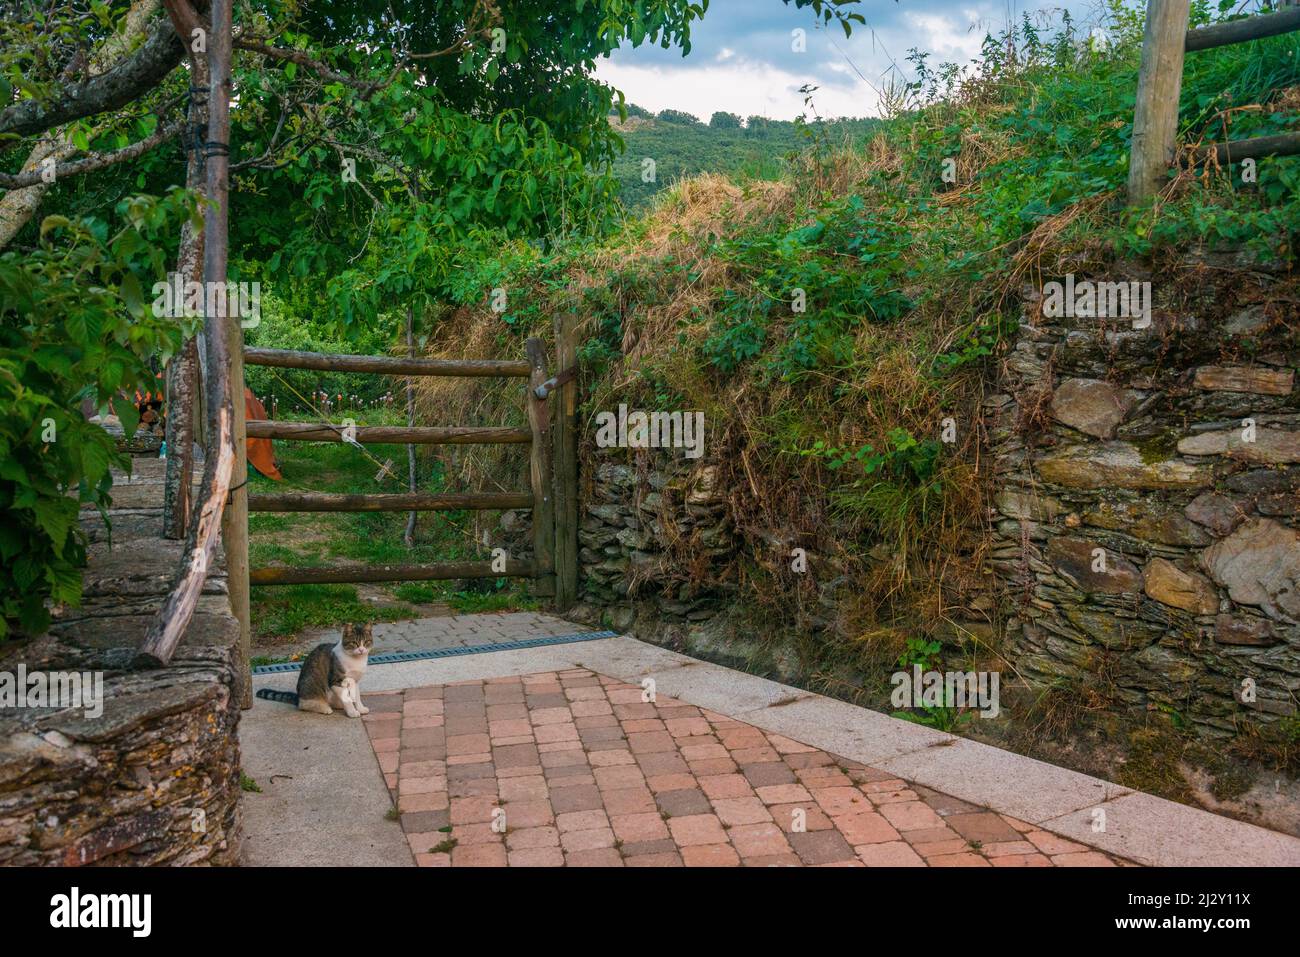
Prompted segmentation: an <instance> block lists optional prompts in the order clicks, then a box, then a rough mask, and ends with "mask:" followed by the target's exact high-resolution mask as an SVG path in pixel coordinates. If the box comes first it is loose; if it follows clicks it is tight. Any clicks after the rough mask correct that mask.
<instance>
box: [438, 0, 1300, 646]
mask: <svg viewBox="0 0 1300 957" xmlns="http://www.w3.org/2000/svg"><path fill="white" fill-rule="evenodd" d="M1208 15H1209V13H1208V10H1207V7H1206V5H1205V4H1198V5H1197V10H1196V19H1197V22H1200V21H1203V20H1204V19H1205V18H1206V17H1207V16H1208ZM1108 27H1109V37H1110V40H1109V42H1108V43H1107V44H1105V45H1104V46H1103V45H1099V44H1097V43H1095V42H1092V41H1090V40H1089V39H1088V38H1087V37H1085V36H1083V35H1082V34H1081V33H1080V32H1079V31H1076V30H1075V28H1074V25H1073V24H1072V23H1071V22H1069V20H1068V18H1067V19H1066V20H1065V21H1064V22H1063V23H1061V24H1060V26H1059V30H1058V31H1056V32H1055V33H1054V34H1053V35H1051V36H1047V35H1044V34H1043V33H1042V32H1040V31H1039V30H1037V29H1036V28H1035V26H1034V24H1033V23H1032V22H1030V21H1028V20H1026V21H1025V22H1022V23H1018V24H1015V25H1014V26H1013V27H1009V28H1008V29H1007V30H1005V31H1004V32H1003V33H1002V34H1001V35H999V36H996V37H990V38H988V40H987V41H986V43H985V49H984V56H983V57H982V58H981V59H980V60H979V62H978V63H976V64H975V65H973V66H972V67H970V68H967V69H964V70H963V69H960V68H958V67H956V66H953V65H943V66H941V67H938V68H935V69H933V70H932V69H930V68H929V67H928V66H927V63H926V58H925V57H924V56H923V55H921V54H914V55H913V58H912V59H913V63H914V65H915V67H916V71H917V75H916V79H915V80H914V81H913V82H912V83H909V84H907V85H906V86H905V87H903V88H902V89H896V90H895V91H894V96H895V99H894V102H893V106H894V108H895V110H896V115H894V116H893V117H891V118H890V119H888V120H887V121H886V122H885V123H883V124H882V125H881V126H880V128H879V130H878V131H877V132H876V133H875V135H874V136H873V137H872V138H871V139H870V141H869V142H868V143H867V144H866V145H865V146H863V147H860V148H858V147H847V148H846V147H842V146H840V145H838V144H835V143H829V142H814V143H813V144H812V145H811V146H810V148H809V149H807V150H806V151H804V152H803V153H802V154H800V155H799V156H798V157H796V158H795V159H794V160H793V164H794V166H793V169H792V171H791V172H790V174H789V175H787V176H784V177H782V178H781V179H778V180H766V179H759V178H755V177H752V176H747V175H744V174H738V175H736V176H734V177H722V176H718V175H704V176H700V177H696V178H692V179H687V180H684V181H682V182H680V183H678V184H677V185H675V186H674V187H673V188H671V189H670V190H668V191H666V193H665V194H663V195H661V196H660V197H658V198H657V199H656V201H655V202H654V203H653V204H652V206H651V207H650V209H649V210H648V212H647V213H646V215H644V216H643V217H640V218H637V219H634V220H632V221H630V222H629V223H628V224H627V225H626V226H625V227H624V228H623V229H622V230H621V231H619V232H618V233H617V234H615V235H614V236H613V237H612V238H610V239H607V240H603V241H597V242H585V243H571V244H567V245H563V246H561V247H559V248H557V249H555V250H553V251H547V252H543V251H538V250H535V249H532V248H529V247H524V246H515V247H511V248H510V249H507V250H504V251H503V252H502V253H501V254H500V255H497V256H495V257H492V258H488V259H484V258H482V257H476V258H475V259H474V260H473V261H468V262H466V263H465V264H464V265H465V270H464V273H463V276H462V282H461V283H460V284H459V286H458V292H459V295H458V296H457V297H455V299H454V300H453V302H452V303H451V304H450V306H449V308H448V309H447V310H446V312H445V314H444V316H443V321H442V323H441V324H440V326H439V327H438V328H439V329H440V330H441V331H442V334H441V335H440V336H437V337H436V338H435V341H434V343H433V346H434V349H435V351H438V350H442V351H445V352H448V353H452V352H454V353H456V354H464V351H465V348H466V344H467V343H469V344H470V347H471V349H473V350H479V354H484V355H488V354H495V353H497V352H499V351H500V350H501V349H502V348H508V346H505V345H504V343H509V342H517V341H518V339H517V337H520V336H523V335H525V334H528V333H534V332H540V333H546V332H549V330H550V328H551V326H552V323H553V321H554V320H555V318H556V317H557V316H561V315H565V314H570V315H576V316H578V317H581V318H582V321H583V323H584V325H583V333H584V335H585V342H584V345H583V347H582V351H581V358H582V361H583V373H584V378H583V384H584V393H583V394H584V398H585V402H584V404H583V406H582V414H583V419H582V422H583V425H584V428H583V434H584V435H585V436H587V437H588V438H590V436H591V435H592V433H593V431H594V430H593V429H590V428H586V427H585V426H586V425H587V424H589V423H590V422H591V417H592V416H593V415H594V414H595V412H597V411H600V410H602V409H610V408H614V407H615V406H616V405H617V403H619V402H626V403H628V405H629V407H630V408H657V409H702V410H703V411H704V412H705V415H706V422H707V423H708V426H707V432H708V449H709V458H710V460H712V461H716V462H717V463H718V464H719V467H720V468H721V470H722V473H723V474H722V475H721V476H720V483H721V485H722V487H725V488H728V489H730V490H731V502H730V511H731V518H732V520H733V521H734V523H735V525H736V526H737V527H738V528H740V529H743V530H747V531H749V532H751V533H753V534H751V535H750V536H748V537H749V540H750V541H751V542H758V541H760V540H762V539H764V538H767V539H777V540H780V541H782V542H788V543H791V544H798V545H801V546H804V547H806V548H808V549H809V552H810V556H811V555H812V554H815V555H816V558H817V561H818V562H819V563H820V564H819V567H820V568H821V569H822V572H821V574H820V575H819V576H798V575H793V574H791V573H790V572H789V570H788V567H787V566H788V561H787V558H788V556H787V554H786V553H785V552H784V551H782V550H780V549H775V548H770V549H765V548H762V547H754V548H751V549H749V550H747V551H746V553H745V554H744V555H743V556H742V557H741V558H740V559H738V560H737V561H736V562H735V563H733V565H732V566H731V567H729V568H726V569H723V570H720V571H719V570H716V569H715V570H712V571H711V572H710V574H711V575H715V574H716V575H718V576H719V577H721V578H722V579H725V580H730V581H733V582H735V583H737V584H738V585H739V586H740V597H741V599H742V603H743V604H748V605H752V606H753V607H754V608H756V609H757V611H756V614H757V616H758V617H759V618H762V619H763V620H765V621H766V622H767V623H768V624H769V626H774V625H775V624H776V623H777V622H781V623H784V624H787V625H789V624H793V625H796V626H797V625H798V624H799V623H800V622H801V621H802V620H804V618H805V616H811V615H813V614H814V613H816V611H817V605H816V602H817V600H818V599H819V597H820V596H819V594H818V593H817V591H816V589H815V586H814V585H813V584H812V582H811V581H810V579H811V578H812V577H818V578H820V580H822V581H826V580H830V579H837V580H840V581H841V582H843V583H846V584H847V587H843V588H842V589H841V593H840V596H839V600H838V608H839V614H840V618H841V621H840V627H841V628H842V629H843V630H845V631H846V632H847V633H849V634H857V635H863V636H865V635H870V634H882V633H892V632H891V629H898V630H901V631H903V632H908V631H911V632H912V633H915V632H918V631H919V632H921V633H922V634H932V633H935V632H937V631H939V630H942V629H943V628H945V627H947V626H948V625H949V623H950V622H951V621H952V620H953V619H956V618H966V619H970V618H980V617H982V616H985V615H987V614H988V610H987V609H984V608H980V607H977V605H976V604H975V602H974V599H973V596H974V595H975V594H976V593H977V592H978V589H977V588H976V587H975V586H976V585H977V584H978V577H979V572H978V569H979V567H980V564H981V558H982V549H983V548H984V547H985V542H986V541H987V534H986V529H985V527H984V526H985V523H986V521H987V519H986V515H987V504H988V503H987V500H986V496H987V495H988V494H989V491H990V487H991V483H990V482H989V478H988V476H987V473H986V466H982V464H981V462H980V460H979V450H980V446H981V443H980V435H979V433H978V423H979V422H980V421H981V415H980V407H979V403H980V401H981V399H982V397H983V389H984V382H985V381H986V376H985V373H986V372H987V371H988V369H989V368H990V363H991V362H993V361H995V360H996V359H997V357H998V355H999V353H1000V349H1001V343H1002V342H1003V341H1004V337H1005V336H1006V334H1007V333H1008V332H1009V331H1010V330H1013V329H1014V328H1015V327H1016V324H1017V322H1018V321H1019V318H1020V317H1019V296H1020V292H1021V288H1022V286H1025V285H1028V284H1037V283H1039V282H1040V281H1041V280H1042V279H1043V278H1044V277H1051V276H1053V275H1062V274H1064V273H1065V272H1067V271H1087V270H1094V271H1101V270H1104V269H1105V268H1106V267H1107V266H1108V265H1113V264H1115V263H1116V262H1118V261H1119V260H1122V259H1126V258H1133V257H1142V258H1147V259H1149V260H1151V261H1153V262H1162V261H1166V260H1168V259H1169V258H1171V257H1173V256H1175V255H1176V254H1178V253H1179V252H1181V251H1186V250H1187V249H1189V248H1193V247H1211V248H1213V247H1230V248H1239V247H1244V248H1246V249H1247V250H1248V251H1250V252H1252V253H1253V254H1255V255H1258V256H1264V257H1267V258H1271V259H1272V258H1281V259H1283V260H1286V261H1293V260H1294V257H1295V243H1296V239H1297V230H1298V229H1300V188H1298V187H1300V161H1298V160H1297V159H1296V158H1294V157H1288V158H1273V159H1265V160H1262V161H1261V162H1260V163H1259V166H1258V177H1257V182H1256V183H1244V182H1243V181H1242V178H1241V176H1240V169H1239V168H1237V167H1231V168H1214V167H1208V168H1207V167H1201V168H1196V169H1188V170H1184V171H1183V172H1181V173H1179V174H1177V175H1176V176H1175V177H1174V178H1173V179H1172V180H1171V181H1170V183H1169V184H1168V186H1167V188H1166V189H1165V190H1164V191H1163V193H1162V195H1161V196H1160V197H1159V198H1158V199H1157V200H1156V201H1155V202H1154V203H1152V204H1149V205H1147V206H1145V207H1141V208H1136V209H1127V208H1125V206H1124V203H1123V196H1122V187H1123V185H1124V183H1125V180H1126V176H1127V162H1128V144H1129V138H1130V135H1131V124H1132V112H1133V96H1134V90H1135V87H1136V71H1137V63H1138V48H1139V45H1140V18H1137V17H1134V16H1133V14H1132V11H1131V10H1130V9H1129V8H1126V7H1124V6H1122V5H1120V4H1114V5H1113V6H1112V17H1111V20H1110V22H1109V24H1108ZM1294 52H1295V51H1294V42H1293V40H1289V39H1288V38H1285V37H1279V38H1274V39H1271V40H1266V41H1259V42H1254V43H1250V44H1244V45H1238V46H1231V47H1224V48H1220V49H1217V50H1213V51H1208V52H1204V53H1198V54H1196V55H1195V56H1192V57H1189V59H1188V63H1187V68H1186V71H1185V77H1184V86H1183V99H1182V104H1183V109H1182V114H1181V133H1182V142H1183V143H1184V144H1185V145H1186V146H1187V147H1189V148H1190V147H1191V146H1192V145H1194V144H1200V143H1209V142H1213V141H1216V140H1218V139H1221V138H1222V137H1223V136H1224V134H1225V129H1228V128H1229V127H1230V129H1229V132H1230V135H1231V136H1232V137H1233V138H1238V137H1246V136H1251V135H1263V134H1266V133H1269V132H1273V131H1277V130H1282V129H1293V128H1295V126H1296V111H1295V106H1296V105H1297V102H1298V101H1297V89H1300V62H1297V58H1296V57H1295V55H1294ZM945 169H946V170H948V171H950V172H951V173H952V174H953V175H951V176H948V177H945V176H944V172H945ZM493 287H503V288H506V289H508V290H509V293H510V302H511V307H510V309H509V310H508V311H507V312H506V313H505V314H504V315H496V314H493V313H491V312H490V311H488V310H487V309H485V308H484V307H483V305H482V302H483V296H484V290H485V289H488V288H493ZM514 348H518V346H517V345H516V346H514ZM442 389H443V387H442V386H440V385H438V384H432V385H431V386H430V387H429V389H428V391H427V392H426V394H425V399H426V402H427V407H428V408H430V409H433V408H437V409H441V410H446V409H448V408H454V409H456V410H457V411H462V410H463V411H468V410H470V409H473V410H474V411H475V412H476V413H478V414H482V412H483V411H484V410H485V409H489V408H490V409H495V410H504V409H506V408H508V402H507V401H506V399H507V397H505V396H500V397H497V399H496V400H495V402H494V400H493V398H492V397H491V396H489V395H487V394H485V393H476V394H471V395H469V396H463V397H462V398H461V399H460V400H459V404H457V399H456V397H455V394H453V393H452V392H451V391H450V390H447V391H442ZM461 390H462V387H461V386H460V385H459V384H458V385H457V391H458V392H459V391H461ZM511 399H512V397H511ZM489 418H491V417H489ZM946 428H948V429H949V434H948V435H947V436H945V429H946ZM945 438H946V439H950V441H945ZM499 465H500V461H499V460H494V459H492V458H490V457H486V456H483V455H478V456H477V457H476V458H475V459H474V460H472V461H464V462H462V465H461V468H462V469H463V470H464V472H465V474H466V475H476V476H479V477H480V478H481V477H484V476H486V477H491V476H492V475H493V474H494V469H496V468H497V467H498V466H499ZM686 544H687V546H688V547H689V545H690V543H686ZM690 559H691V556H690V555H686V556H684V557H683V558H682V560H681V561H679V562H678V563H677V566H676V567H675V568H674V569H673V570H672V572H671V573H670V576H669V577H668V579H666V580H665V581H662V582H657V583H656V584H657V585H658V586H659V587H662V588H664V590H665V591H667V590H670V589H673V588H676V587H678V586H679V585H680V586H682V587H685V586H687V585H688V584H689V582H690V581H691V578H692V564H693V563H692V561H691V560H690ZM900 650H901V649H900V648H899V647H898V646H897V644H896V643H894V644H893V647H892V650H889V651H884V652H882V653H881V654H879V655H876V657H877V658H878V660H881V661H885V662H891V661H892V659H893V658H894V657H896V656H897V655H898V654H899V652H900ZM985 653H989V650H987V649H986V651H985ZM993 653H994V654H995V650H993Z"/></svg>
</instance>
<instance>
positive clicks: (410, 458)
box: [402, 303, 417, 548]
mask: <svg viewBox="0 0 1300 957" xmlns="http://www.w3.org/2000/svg"><path fill="white" fill-rule="evenodd" d="M406 356H407V358H408V359H414V358H415V306H414V305H412V304H410V303H408V304H407V306H406ZM406 427H407V428H408V429H413V428H415V379H414V378H412V377H411V376H409V375H408V376H407V377H406ZM406 473H407V474H406V487H407V488H408V489H409V490H410V492H411V494H412V495H414V494H415V493H416V491H417V489H416V484H415V445H414V443H410V442H408V443H407V445H406ZM415 517H416V512H415V510H414V509H412V510H411V512H410V513H409V514H408V515H407V516H406V532H405V533H404V534H403V535H402V541H403V542H405V543H406V547H407V548H414V547H415Z"/></svg>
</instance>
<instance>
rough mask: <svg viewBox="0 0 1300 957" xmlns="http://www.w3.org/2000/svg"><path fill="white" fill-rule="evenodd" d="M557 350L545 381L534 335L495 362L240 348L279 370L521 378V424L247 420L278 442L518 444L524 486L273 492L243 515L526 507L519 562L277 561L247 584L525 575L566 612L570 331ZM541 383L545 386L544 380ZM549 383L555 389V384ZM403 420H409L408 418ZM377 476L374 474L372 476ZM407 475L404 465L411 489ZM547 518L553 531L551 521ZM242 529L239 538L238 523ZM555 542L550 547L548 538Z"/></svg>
mask: <svg viewBox="0 0 1300 957" xmlns="http://www.w3.org/2000/svg"><path fill="white" fill-rule="evenodd" d="M559 338H560V342H561V343H562V348H561V350H560V356H559V358H560V359H561V361H562V363H563V364H564V365H565V367H566V370H567V371H561V372H560V373H557V375H556V378H555V379H553V380H552V379H550V377H549V374H548V369H547V363H546V351H545V348H544V347H543V345H542V341H541V340H540V339H535V338H534V339H529V340H528V342H527V344H526V346H527V349H526V352H527V356H528V358H527V360H526V361H518V362H516V361H507V360H496V359H465V360H455V359H416V358H396V357H390V356H355V355H325V354H322V353H317V352H297V351H293V350H288V349H257V348H245V349H244V350H243V358H244V362H245V363H246V364H247V365H255V366H270V367H274V368H280V369H314V370H318V371H323V372H362V373H378V374H381V375H393V376H483V377H487V376H496V377H513V378H521V379H529V380H530V382H529V385H530V388H528V389H527V390H526V391H525V397H526V400H527V403H528V427H527V428H510V427H496V426H487V427H483V426H459V427H438V428H422V427H417V426H415V425H405V426H358V425H355V424H353V423H352V422H351V421H349V420H343V421H344V422H347V424H346V425H344V424H342V422H339V423H335V422H285V421H280V420H277V419H254V420H251V421H249V422H248V423H247V427H246V434H247V437H248V438H250V439H281V440H288V441H298V442H346V443H349V444H353V445H357V446H360V445H363V444H393V445H408V446H410V445H527V446H529V484H530V486H531V489H530V491H528V492H457V493H451V492H446V493H441V492H440V493H420V492H415V491H413V490H412V491H410V492H404V493H400V494H388V493H379V494H372V493H334V492H275V493H268V494H264V495H250V496H249V497H248V510H249V511H250V512H421V511H425V512H436V511H451V510H459V509H473V510H478V511H489V510H504V509H514V508H526V509H529V510H531V512H532V523H533V530H532V531H533V557H532V559H531V560H529V561H520V560H517V559H516V560H509V559H508V560H505V561H504V562H497V561H492V562H486V561H477V562H434V563H429V564H423V565H358V564H351V565H336V566H333V567H328V568H322V567H315V568H301V567H298V568H295V567H290V566H287V565H273V566H264V567H262V568H251V569H249V570H248V584H249V585H331V584H354V583H360V582H419V581H454V580H457V579H470V578H531V579H533V594H534V595H536V596H538V597H554V598H555V599H556V607H557V608H558V609H559V610H560V611H564V610H565V609H567V608H568V607H569V606H570V605H571V604H572V603H573V601H574V600H575V598H576V593H577V515H576V501H577V498H576V487H575V486H576V474H575V472H576V460H575V456H574V453H573V450H574V447H575V443H574V442H573V428H574V426H573V409H574V406H575V389H574V387H573V379H574V368H575V367H576V364H577V354H576V352H577V350H576V344H575V341H574V338H573V336H572V333H571V331H569V332H566V331H565V330H563V329H561V334H560V337H559ZM548 383H549V385H550V386H551V388H549V389H548V388H547V385H548ZM557 390H558V391H557ZM551 393H554V394H555V395H556V397H557V400H560V401H563V402H564V403H565V409H566V410H568V411H567V414H565V415H564V416H563V418H562V419H561V427H560V428H559V429H553V428H552V425H553V424H554V420H555V419H556V418H557V416H556V415H555V413H554V405H555V403H554V402H548V401H547V399H548V397H549V395H550V394H551ZM408 421H409V420H408ZM552 440H554V443H555V447H556V449H557V450H558V451H557V452H556V453H555V454H557V455H558V456H559V457H560V459H561V461H562V462H563V463H565V465H564V469H563V472H564V478H563V487H562V492H563V502H564V516H563V519H557V515H556V508H555V506H556V499H557V490H556V488H555V485H556V476H555V469H554V464H553V454H552V448H551V446H552ZM381 474H382V473H381ZM413 485H414V472H412V486H413ZM557 523H558V524H562V526H563V527H562V528H557V527H556V526H557ZM244 535H245V536H247V526H246V525H245V529H244ZM557 539H558V540H560V541H561V542H562V543H563V546H564V547H563V549H562V550H558V551H557V548H556V541H557Z"/></svg>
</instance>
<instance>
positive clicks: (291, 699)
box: [257, 688, 298, 707]
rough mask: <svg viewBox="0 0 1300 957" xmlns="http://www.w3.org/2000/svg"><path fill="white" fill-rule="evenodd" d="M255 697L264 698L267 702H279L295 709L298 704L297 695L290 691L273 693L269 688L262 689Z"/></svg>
mask: <svg viewBox="0 0 1300 957" xmlns="http://www.w3.org/2000/svg"><path fill="white" fill-rule="evenodd" d="M257 697H259V698H265V699H266V700H267V701H280V702H283V703H284V704H291V705H294V706H295V707H296V706H297V704H298V695H297V694H296V693H294V692H292V691H275V690H273V689H271V688H263V689H262V690H261V691H259V692H258V693H257Z"/></svg>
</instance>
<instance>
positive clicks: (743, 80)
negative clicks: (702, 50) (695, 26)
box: [596, 60, 876, 121]
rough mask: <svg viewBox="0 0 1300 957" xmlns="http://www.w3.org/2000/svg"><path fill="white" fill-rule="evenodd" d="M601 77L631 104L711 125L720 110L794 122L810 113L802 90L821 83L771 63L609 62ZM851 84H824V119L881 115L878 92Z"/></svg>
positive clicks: (816, 99)
mask: <svg viewBox="0 0 1300 957" xmlns="http://www.w3.org/2000/svg"><path fill="white" fill-rule="evenodd" d="M596 76H598V77H599V78H600V79H601V80H603V81H604V82H606V83H609V84H610V85H612V86H614V87H615V88H616V89H620V90H622V91H623V92H624V94H625V95H626V96H627V98H628V100H629V102H632V103H636V104H637V105H638V106H643V107H645V108H646V109H647V110H651V111H652V112H655V113H658V112H659V111H660V110H665V109H674V110H686V111H687V112H690V113H694V114H695V115H696V116H698V117H699V118H700V119H702V120H705V121H707V120H708V119H709V117H710V116H712V115H713V114H714V113H715V112H717V111H719V110H724V111H726V112H728V113H736V114H738V115H739V116H755V115H757V116H766V117H770V118H772V119H787V120H788V119H793V118H794V117H796V116H799V115H801V114H802V113H803V111H804V103H803V101H804V95H803V94H802V93H800V92H799V87H801V86H803V85H804V84H805V83H815V82H816V81H815V80H814V79H813V78H812V77H810V76H797V75H795V74H793V73H788V72H786V71H784V70H778V69H775V68H773V67H771V66H769V65H767V64H763V63H752V62H729V63H726V64H709V65H701V66H691V65H689V64H684V65H682V66H679V67H676V68H674V69H665V68H663V67H659V66H651V67H646V66H634V65H632V64H624V63H614V62H612V61H609V60H604V61H601V62H600V63H599V65H598V66H597V68H596ZM837 79H838V78H837ZM850 81H851V82H849V83H847V84H837V85H835V86H826V85H824V83H825V80H824V78H823V85H822V88H821V89H819V90H818V91H817V92H816V93H815V94H813V104H814V106H815V107H816V109H817V113H818V115H819V116H822V117H825V118H827V119H830V118H834V117H841V116H867V115H872V114H874V113H875V112H876V94H875V93H873V92H872V90H871V88H870V87H869V86H867V85H866V84H865V83H862V82H861V81H860V80H858V79H857V77H856V76H854V77H851V78H850Z"/></svg>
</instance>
